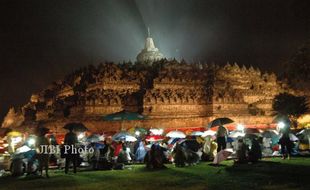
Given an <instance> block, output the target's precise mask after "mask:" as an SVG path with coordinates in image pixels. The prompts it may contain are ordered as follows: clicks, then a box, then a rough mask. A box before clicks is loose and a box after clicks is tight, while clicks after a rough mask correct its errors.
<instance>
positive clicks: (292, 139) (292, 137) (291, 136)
mask: <svg viewBox="0 0 310 190" xmlns="http://www.w3.org/2000/svg"><path fill="white" fill-rule="evenodd" d="M289 137H290V140H291V141H294V142H295V141H298V140H299V139H298V138H297V137H296V136H295V135H294V134H293V133H290V134H289Z"/></svg>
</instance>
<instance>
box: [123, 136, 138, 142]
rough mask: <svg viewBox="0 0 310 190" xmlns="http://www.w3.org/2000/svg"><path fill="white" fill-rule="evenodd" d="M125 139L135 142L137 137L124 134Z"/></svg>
mask: <svg viewBox="0 0 310 190" xmlns="http://www.w3.org/2000/svg"><path fill="white" fill-rule="evenodd" d="M125 141H126V142H135V141H137V138H136V137H134V136H126V137H125Z"/></svg>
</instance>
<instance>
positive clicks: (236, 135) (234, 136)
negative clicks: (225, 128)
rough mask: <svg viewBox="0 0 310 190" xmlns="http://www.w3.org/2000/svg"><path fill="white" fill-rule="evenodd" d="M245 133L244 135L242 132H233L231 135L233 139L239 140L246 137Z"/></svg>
mask: <svg viewBox="0 0 310 190" xmlns="http://www.w3.org/2000/svg"><path fill="white" fill-rule="evenodd" d="M244 136H245V133H242V132H240V131H232V132H231V133H230V135H229V137H231V138H238V137H244Z"/></svg>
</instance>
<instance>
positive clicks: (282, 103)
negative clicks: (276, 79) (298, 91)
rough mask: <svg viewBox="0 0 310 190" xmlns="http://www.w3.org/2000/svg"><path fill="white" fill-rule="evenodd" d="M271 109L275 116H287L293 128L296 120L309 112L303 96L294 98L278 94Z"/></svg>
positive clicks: (285, 94) (287, 94)
mask: <svg viewBox="0 0 310 190" xmlns="http://www.w3.org/2000/svg"><path fill="white" fill-rule="evenodd" d="M272 108H273V110H274V111H275V112H276V115H277V116H287V117H288V118H289V119H290V120H291V121H292V123H294V125H295V126H296V121H297V118H298V117H300V116H301V115H303V114H305V113H306V112H307V111H308V110H309V107H308V105H307V99H306V97H305V96H295V95H292V94H289V93H280V94H278V95H277V96H276V97H275V98H274V101H273V104H272Z"/></svg>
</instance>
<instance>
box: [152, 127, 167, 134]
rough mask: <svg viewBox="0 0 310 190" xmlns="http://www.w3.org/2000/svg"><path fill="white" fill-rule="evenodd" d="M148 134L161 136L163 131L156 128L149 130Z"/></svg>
mask: <svg viewBox="0 0 310 190" xmlns="http://www.w3.org/2000/svg"><path fill="white" fill-rule="evenodd" d="M150 132H151V134H153V135H162V134H163V132H164V130H163V129H158V128H152V129H150Z"/></svg>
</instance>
